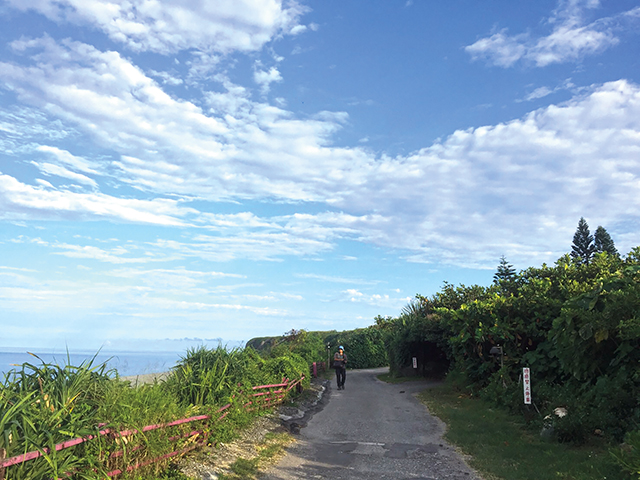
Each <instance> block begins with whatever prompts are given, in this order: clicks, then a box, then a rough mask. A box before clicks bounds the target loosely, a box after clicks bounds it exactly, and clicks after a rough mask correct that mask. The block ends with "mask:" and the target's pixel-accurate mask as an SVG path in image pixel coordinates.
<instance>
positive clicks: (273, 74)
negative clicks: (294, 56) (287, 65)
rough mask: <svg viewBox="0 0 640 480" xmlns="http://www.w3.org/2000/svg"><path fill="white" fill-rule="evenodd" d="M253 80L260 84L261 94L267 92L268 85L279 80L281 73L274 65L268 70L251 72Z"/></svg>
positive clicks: (280, 79)
mask: <svg viewBox="0 0 640 480" xmlns="http://www.w3.org/2000/svg"><path fill="white" fill-rule="evenodd" d="M253 80H254V81H255V82H256V83H257V84H258V85H260V89H261V91H262V93H263V94H266V93H268V92H269V88H270V85H271V84H272V83H274V82H281V81H282V75H280V72H279V71H278V69H277V68H276V67H271V68H270V69H269V70H268V71H266V70H256V71H254V72H253Z"/></svg>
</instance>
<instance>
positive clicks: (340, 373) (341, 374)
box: [336, 367, 347, 389]
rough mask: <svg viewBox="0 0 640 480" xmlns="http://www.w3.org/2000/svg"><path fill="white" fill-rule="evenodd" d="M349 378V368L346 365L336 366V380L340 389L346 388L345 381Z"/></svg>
mask: <svg viewBox="0 0 640 480" xmlns="http://www.w3.org/2000/svg"><path fill="white" fill-rule="evenodd" d="M346 379H347V369H346V368H344V367H336V382H337V383H338V389H341V388H344V381H345V380H346Z"/></svg>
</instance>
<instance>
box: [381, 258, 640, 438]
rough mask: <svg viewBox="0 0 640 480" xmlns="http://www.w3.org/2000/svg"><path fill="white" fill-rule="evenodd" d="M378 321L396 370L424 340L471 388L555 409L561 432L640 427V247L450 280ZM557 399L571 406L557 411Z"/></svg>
mask: <svg viewBox="0 0 640 480" xmlns="http://www.w3.org/2000/svg"><path fill="white" fill-rule="evenodd" d="M377 323H378V326H379V327H380V328H381V330H382V331H384V332H385V342H386V344H387V347H388V352H389V362H390V365H391V369H392V372H393V373H396V374H399V372H400V371H401V370H402V369H403V368H405V367H406V366H407V365H408V364H409V362H410V355H409V354H410V352H411V351H412V350H415V345H416V344H420V343H421V344H423V345H428V346H429V348H432V349H437V350H438V351H440V352H442V354H443V355H445V356H446V357H447V359H448V360H449V361H450V363H451V369H452V371H455V372H456V375H457V376H458V378H464V382H465V388H467V389H468V390H469V391H470V392H471V393H474V394H480V395H482V396H484V397H486V398H489V399H492V400H493V401H495V402H496V403H497V404H500V405H502V406H504V407H506V408H509V409H510V410H512V411H514V412H520V413H522V414H524V415H525V417H526V418H527V420H530V421H537V422H539V423H540V424H542V423H543V421H542V420H543V419H544V418H545V417H548V416H550V418H552V419H553V424H554V425H553V431H554V432H555V435H556V436H557V437H558V439H560V440H562V441H571V442H583V441H585V440H587V439H588V438H589V437H591V436H592V435H593V434H594V432H598V433H599V434H603V435H605V436H608V437H609V438H611V439H614V440H622V438H623V437H624V435H625V433H626V432H628V431H630V430H633V429H638V428H639V427H640V406H639V402H638V398H640V248H636V249H634V250H633V251H632V252H631V253H629V255H627V257H626V259H624V260H623V259H620V258H619V257H618V256H614V255H608V254H606V253H601V254H597V255H595V256H594V258H593V259H592V261H591V262H589V264H584V263H582V262H579V261H578V260H576V259H571V258H570V257H569V256H564V257H562V258H560V259H559V260H558V261H557V262H556V263H555V264H554V265H553V266H547V265H543V266H542V267H539V268H529V269H526V270H523V271H521V272H520V273H519V274H514V275H513V276H511V277H510V278H508V279H507V280H500V281H496V282H495V283H494V285H492V286H490V287H481V286H472V287H466V286H464V285H462V286H459V287H454V286H453V285H450V284H447V283H445V285H444V287H443V288H442V290H441V291H440V292H438V293H437V294H435V295H433V296H432V297H430V298H425V297H421V296H417V297H416V299H415V300H414V301H413V302H411V303H410V304H409V305H408V306H407V307H405V309H404V310H403V311H402V313H401V314H400V315H399V316H398V317H397V318H386V319H383V318H380V317H379V318H378V319H377ZM493 347H500V349H501V350H502V352H503V355H502V356H501V355H491V354H490V352H491V349H492V348H493ZM494 351H498V352H499V351H500V350H499V349H497V348H494ZM523 367H530V368H531V373H532V385H533V387H532V388H533V400H534V403H535V405H534V406H533V407H532V408H533V410H532V409H531V408H529V407H526V406H524V405H523V402H522V385H521V374H522V368H523ZM558 407H563V408H565V409H566V410H567V412H568V414H567V415H566V416H563V417H557V416H554V415H553V412H554V410H555V409H556V408H558ZM536 409H537V410H539V412H540V414H539V415H538V413H537V411H536Z"/></svg>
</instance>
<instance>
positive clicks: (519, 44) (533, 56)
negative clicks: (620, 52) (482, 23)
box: [465, 0, 635, 67]
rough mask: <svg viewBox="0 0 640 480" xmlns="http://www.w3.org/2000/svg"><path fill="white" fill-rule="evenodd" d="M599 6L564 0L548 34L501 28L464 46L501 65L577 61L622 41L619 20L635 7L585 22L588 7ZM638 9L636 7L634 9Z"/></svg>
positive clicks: (551, 18)
mask: <svg viewBox="0 0 640 480" xmlns="http://www.w3.org/2000/svg"><path fill="white" fill-rule="evenodd" d="M598 6H599V2H597V1H586V2H585V1H579V0H576V1H568V2H567V1H561V2H560V3H559V7H558V8H557V9H556V10H555V11H554V13H553V15H552V17H550V18H549V20H548V23H549V24H550V25H552V26H553V30H552V32H551V33H550V34H549V35H547V36H542V37H534V36H532V35H531V34H528V33H527V34H518V35H508V34H507V30H506V29H504V30H501V31H499V32H497V33H494V34H493V35H491V36H489V37H485V38H481V39H479V40H477V41H476V42H475V43H473V44H472V45H469V46H467V47H465V51H466V52H467V53H469V54H470V55H471V57H472V58H473V59H486V60H487V61H488V62H489V63H491V64H493V65H496V66H500V67H511V66H513V65H514V64H515V63H516V62H518V61H520V60H523V61H526V62H529V63H531V64H533V65H535V66H537V67H545V66H547V65H550V64H553V63H563V62H570V61H578V60H580V59H581V58H583V57H585V56H587V55H593V54H596V53H601V52H603V51H604V50H606V49H608V48H610V47H612V46H613V45H616V44H617V43H618V42H619V39H618V37H617V36H616V34H615V31H616V29H617V28H619V27H618V26H617V25H616V20H617V19H619V18H623V17H628V16H629V15H630V14H631V13H632V12H633V10H631V11H628V12H624V13H622V14H619V15H617V16H616V17H604V18H600V19H598V20H596V21H594V22H591V23H586V22H585V19H584V10H585V9H594V8H596V7H598ZM634 10H635V9H634Z"/></svg>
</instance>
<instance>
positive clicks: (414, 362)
mask: <svg viewBox="0 0 640 480" xmlns="http://www.w3.org/2000/svg"><path fill="white" fill-rule="evenodd" d="M413 368H418V359H417V358H416V357H413Z"/></svg>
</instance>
